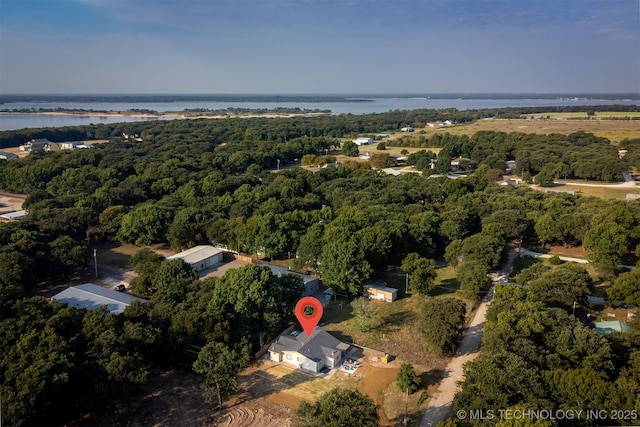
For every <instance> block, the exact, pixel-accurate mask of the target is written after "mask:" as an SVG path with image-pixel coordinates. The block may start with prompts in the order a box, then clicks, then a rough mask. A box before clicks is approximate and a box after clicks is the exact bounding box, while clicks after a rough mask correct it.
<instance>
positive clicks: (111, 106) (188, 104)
mask: <svg viewBox="0 0 640 427" xmlns="http://www.w3.org/2000/svg"><path fill="white" fill-rule="evenodd" d="M359 99H362V98H359ZM368 99H371V101H369V102H362V101H355V100H353V101H349V99H347V100H345V101H341V102H303V101H300V102H262V101H246V102H234V101H215V102H214V101H211V102H209V101H177V102H77V101H64V102H40V101H38V102H32V101H31V102H7V103H4V104H0V109H3V110H13V109H32V108H33V109H36V110H37V109H39V108H43V109H56V108H61V109H67V110H71V109H83V110H99V111H126V110H129V109H145V110H154V111H158V112H160V113H166V112H169V111H183V110H185V109H211V110H217V109H226V108H249V109H259V108H261V109H275V108H278V107H282V108H301V109H310V110H315V109H318V110H330V111H331V112H332V113H333V114H343V113H349V114H370V113H385V112H387V111H391V110H415V109H422V108H430V109H442V108H456V109H458V110H469V109H483V108H504V107H552V106H565V105H569V106H571V105H575V106H580V105H594V106H595V105H637V104H638V103H639V101H638V99H610V98H607V99H597V98H571V97H567V98H539V97H536V98H526V97H523V98H509V97H496V98H451V99H446V98H429V97H379V98H368ZM171 119H174V118H172V117H165V118H161V119H155V120H171ZM148 120H150V119H145V118H137V117H109V116H104V115H102V116H101V115H100V113H95V115H92V116H60V115H52V114H1V115H0V130H16V129H23V128H42V127H62V126H80V125H88V124H99V123H103V124H111V123H122V122H137V121H148ZM152 120H153V119H152Z"/></svg>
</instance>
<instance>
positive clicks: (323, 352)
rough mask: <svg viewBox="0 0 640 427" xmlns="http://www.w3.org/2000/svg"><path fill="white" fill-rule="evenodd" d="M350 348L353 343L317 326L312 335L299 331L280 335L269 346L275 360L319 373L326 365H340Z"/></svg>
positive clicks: (270, 354)
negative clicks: (348, 342)
mask: <svg viewBox="0 0 640 427" xmlns="http://www.w3.org/2000/svg"><path fill="white" fill-rule="evenodd" d="M349 348H351V345H349V344H347V343H344V342H342V341H340V340H339V339H337V338H335V337H334V336H333V335H331V334H330V333H328V332H326V331H325V330H324V329H322V328H320V327H316V328H315V329H314V331H313V333H312V334H311V337H308V336H307V334H305V333H304V332H298V331H293V332H291V333H289V334H282V335H280V336H279V337H278V338H277V339H276V340H275V341H274V342H273V344H271V346H270V347H269V356H270V358H271V360H273V361H274V362H285V363H287V364H289V365H292V366H294V367H296V368H298V369H301V370H304V371H309V372H313V373H318V372H320V370H322V368H324V367H327V368H336V367H338V366H340V364H341V363H342V359H343V358H344V356H345V354H346V352H347V351H349Z"/></svg>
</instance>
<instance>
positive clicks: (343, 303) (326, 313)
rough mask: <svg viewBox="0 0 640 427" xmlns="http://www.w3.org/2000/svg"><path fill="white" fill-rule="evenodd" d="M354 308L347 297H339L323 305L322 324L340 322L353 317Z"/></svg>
mask: <svg viewBox="0 0 640 427" xmlns="http://www.w3.org/2000/svg"><path fill="white" fill-rule="evenodd" d="M353 317H354V316H353V309H352V308H351V304H349V301H348V300H347V299H346V298H342V297H338V298H336V299H334V300H331V302H329V304H327V305H326V306H324V307H323V311H322V322H321V325H326V324H327V323H340V322H344V321H347V320H349V319H352V318H353Z"/></svg>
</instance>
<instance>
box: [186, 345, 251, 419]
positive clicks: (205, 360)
mask: <svg viewBox="0 0 640 427" xmlns="http://www.w3.org/2000/svg"><path fill="white" fill-rule="evenodd" d="M248 361H249V353H248V351H247V348H246V347H244V348H242V349H241V350H240V351H238V350H236V349H230V348H229V347H227V346H226V345H225V344H223V343H220V342H215V341H214V342H210V343H208V344H207V345H205V346H204V347H202V349H200V352H199V353H198V359H197V360H196V361H195V362H194V363H193V370H194V371H195V372H197V373H199V374H201V375H203V376H204V382H203V389H204V393H203V394H204V397H205V399H206V400H207V401H208V402H211V401H213V399H214V398H217V399H218V409H219V410H222V399H223V398H225V397H227V396H229V395H230V394H232V393H233V392H235V390H236V388H237V387H238V371H239V369H240V368H241V367H243V366H244V365H245V364H246V363H247V362H248Z"/></svg>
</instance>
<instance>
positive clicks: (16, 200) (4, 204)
mask: <svg viewBox="0 0 640 427" xmlns="http://www.w3.org/2000/svg"><path fill="white" fill-rule="evenodd" d="M26 199H27V195H26V194H13V193H6V192H0V213H6V212H15V211H19V210H21V209H22V204H23V203H24V201H25V200H26Z"/></svg>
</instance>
